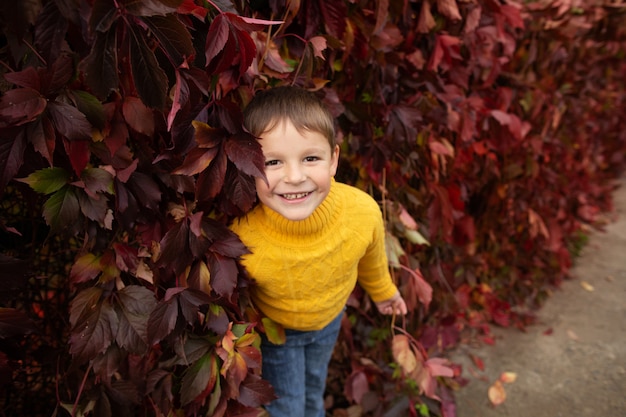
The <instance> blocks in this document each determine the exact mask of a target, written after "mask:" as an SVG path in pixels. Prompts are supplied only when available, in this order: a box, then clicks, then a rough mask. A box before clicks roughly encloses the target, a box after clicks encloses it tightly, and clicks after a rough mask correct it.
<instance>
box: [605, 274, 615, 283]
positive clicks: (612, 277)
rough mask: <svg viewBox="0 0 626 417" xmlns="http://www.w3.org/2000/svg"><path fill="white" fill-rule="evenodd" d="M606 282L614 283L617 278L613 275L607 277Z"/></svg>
mask: <svg viewBox="0 0 626 417" xmlns="http://www.w3.org/2000/svg"><path fill="white" fill-rule="evenodd" d="M606 280H607V281H609V282H613V281H615V277H614V276H613V275H609V276H607V277H606Z"/></svg>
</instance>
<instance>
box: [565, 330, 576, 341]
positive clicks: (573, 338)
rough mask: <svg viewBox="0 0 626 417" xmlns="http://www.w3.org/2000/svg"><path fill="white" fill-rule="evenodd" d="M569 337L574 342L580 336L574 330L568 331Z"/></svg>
mask: <svg viewBox="0 0 626 417" xmlns="http://www.w3.org/2000/svg"><path fill="white" fill-rule="evenodd" d="M567 336H568V337H569V338H570V339H572V340H578V335H577V334H576V333H574V331H573V330H568V331H567Z"/></svg>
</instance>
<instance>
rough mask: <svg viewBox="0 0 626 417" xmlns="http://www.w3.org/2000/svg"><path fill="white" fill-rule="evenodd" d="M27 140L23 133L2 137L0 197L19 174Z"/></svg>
mask: <svg viewBox="0 0 626 417" xmlns="http://www.w3.org/2000/svg"><path fill="white" fill-rule="evenodd" d="M26 145H27V142H26V138H25V137H24V133H23V131H19V133H16V134H15V136H14V135H13V134H11V135H7V136H5V135H4V134H3V135H0V161H2V163H1V164H0V170H1V171H0V190H2V191H0V195H1V194H2V192H3V191H4V189H5V187H6V185H7V184H8V183H9V181H11V180H12V179H13V178H14V177H15V175H16V174H17V173H18V171H19V169H20V167H21V166H22V164H23V163H24V151H25V150H26Z"/></svg>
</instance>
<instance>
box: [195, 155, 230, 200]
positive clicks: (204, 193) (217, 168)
mask: <svg viewBox="0 0 626 417" xmlns="http://www.w3.org/2000/svg"><path fill="white" fill-rule="evenodd" d="M227 167H228V157H227V156H226V154H225V153H224V152H223V151H221V150H220V151H218V153H217V155H216V156H215V158H214V159H213V162H212V163H211V165H209V168H208V169H206V170H204V171H203V172H202V173H201V174H200V175H199V176H198V181H197V183H196V198H197V199H198V201H207V200H210V199H212V198H215V196H217V195H218V194H219V193H220V191H221V190H222V187H223V186H224V180H225V178H226V169H227Z"/></svg>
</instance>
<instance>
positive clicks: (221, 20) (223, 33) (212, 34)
mask: <svg viewBox="0 0 626 417" xmlns="http://www.w3.org/2000/svg"><path fill="white" fill-rule="evenodd" d="M229 37H230V27H229V25H228V19H227V18H226V16H224V14H221V13H220V14H218V15H217V16H215V19H213V21H212V22H211V25H210V26H209V32H208V33H207V37H206V48H205V51H204V55H205V59H206V62H207V65H208V64H209V63H210V62H211V61H212V60H213V59H214V58H215V57H216V56H218V55H219V54H220V53H221V52H222V51H223V50H224V47H225V46H226V43H227V42H228V38H229Z"/></svg>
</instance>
